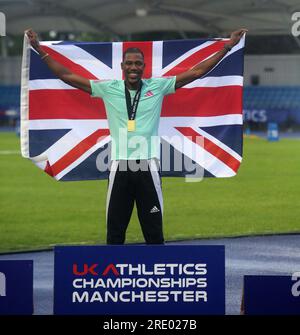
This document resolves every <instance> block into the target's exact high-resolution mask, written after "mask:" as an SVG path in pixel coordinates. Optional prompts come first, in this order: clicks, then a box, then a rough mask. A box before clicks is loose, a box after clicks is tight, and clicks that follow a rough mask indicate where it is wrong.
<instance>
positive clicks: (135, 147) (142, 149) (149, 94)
mask: <svg viewBox="0 0 300 335" xmlns="http://www.w3.org/2000/svg"><path fill="white" fill-rule="evenodd" d="M142 81H143V86H142V91H141V97H140V101H139V104H138V108H137V112H136V118H135V131H128V130H127V122H128V114H127V107H126V98H125V86H124V80H91V81H90V83H91V89H92V97H100V98H102V99H103V102H104V105H105V109H106V114H107V119H108V125H109V129H110V135H111V138H112V149H111V159H112V160H119V159H127V160H130V159H149V158H153V157H156V158H158V159H159V158H160V139H159V137H158V126H159V119H160V113H161V106H162V102H163V98H164V96H165V95H167V94H171V93H174V92H175V82H176V77H175V76H174V77H161V78H151V79H143V80H142ZM129 92H130V95H131V99H132V100H131V102H132V101H133V98H134V96H135V93H136V91H131V90H130V91H129Z"/></svg>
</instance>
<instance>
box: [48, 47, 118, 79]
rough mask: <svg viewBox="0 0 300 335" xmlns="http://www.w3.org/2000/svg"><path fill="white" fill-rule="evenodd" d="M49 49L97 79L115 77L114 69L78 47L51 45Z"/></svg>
mask: <svg viewBox="0 0 300 335" xmlns="http://www.w3.org/2000/svg"><path fill="white" fill-rule="evenodd" d="M48 47H49V48H51V49H53V50H54V51H56V52H58V53H60V54H61V55H63V56H65V57H67V58H68V59H70V60H71V61H72V62H74V63H76V64H79V65H81V66H82V67H83V68H85V69H86V70H87V71H89V72H90V73H92V74H93V75H94V76H95V77H96V78H99V79H111V78H114V77H115V75H114V71H113V69H111V68H110V67H109V66H107V65H105V64H104V63H102V62H101V61H100V60H99V59H97V58H96V57H94V56H93V55H91V54H90V53H88V52H86V51H85V50H83V49H81V48H80V47H77V46H76V45H49V46H48Z"/></svg>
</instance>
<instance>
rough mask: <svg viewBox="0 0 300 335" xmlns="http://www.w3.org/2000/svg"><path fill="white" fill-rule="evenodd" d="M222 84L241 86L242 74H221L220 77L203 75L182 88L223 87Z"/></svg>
mask: <svg viewBox="0 0 300 335" xmlns="http://www.w3.org/2000/svg"><path fill="white" fill-rule="evenodd" d="M224 86H243V77H242V76H222V77H205V78H202V79H196V80H194V81H193V82H191V83H189V84H187V85H185V86H184V88H195V87H204V88H205V87H224Z"/></svg>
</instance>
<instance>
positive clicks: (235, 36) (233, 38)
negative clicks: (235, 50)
mask: <svg viewBox="0 0 300 335" xmlns="http://www.w3.org/2000/svg"><path fill="white" fill-rule="evenodd" d="M247 31H248V29H245V28H243V29H239V30H236V31H234V32H232V33H231V35H230V41H229V42H228V43H226V44H228V45H229V46H230V47H231V48H232V47H234V46H235V45H237V44H238V43H239V41H240V39H241V38H242V37H243V35H244V34H245V33H246V32H247Z"/></svg>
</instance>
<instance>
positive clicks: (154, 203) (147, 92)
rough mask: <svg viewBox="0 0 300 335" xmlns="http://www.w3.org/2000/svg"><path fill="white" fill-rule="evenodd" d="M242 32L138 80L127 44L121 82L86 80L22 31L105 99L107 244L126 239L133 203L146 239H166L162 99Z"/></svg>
mask: <svg viewBox="0 0 300 335" xmlns="http://www.w3.org/2000/svg"><path fill="white" fill-rule="evenodd" d="M246 31H247V29H239V30H237V31H234V32H233V33H231V36H230V39H229V40H228V42H227V43H226V44H225V45H224V48H223V49H222V50H220V51H218V52H217V53H215V54H214V55H213V56H211V57H210V58H208V59H207V60H205V61H203V62H201V63H199V64H198V65H196V66H194V67H193V68H191V69H189V70H188V71H185V72H183V73H180V74H178V75H176V76H173V77H161V78H150V79H142V77H143V73H144V69H145V66H146V64H145V62H144V55H143V52H142V51H141V50H140V49H138V48H128V49H127V50H125V52H124V54H123V60H122V63H121V68H122V71H123V74H124V78H125V79H124V80H89V79H88V78H84V77H82V76H79V75H77V74H75V73H72V72H71V71H70V70H69V69H67V68H66V67H64V66H63V65H61V64H60V63H58V62H57V61H56V60H54V59H53V58H52V57H51V56H50V55H49V54H48V53H46V52H45V51H44V50H43V47H42V46H41V45H40V43H39V40H38V36H37V34H36V33H35V32H34V31H33V30H31V29H29V30H27V31H25V33H26V35H27V36H28V38H29V41H30V44H31V46H32V47H33V48H34V49H35V50H36V52H38V53H39V55H40V56H41V59H42V60H43V61H44V62H45V63H46V64H47V65H48V67H49V68H50V70H51V71H52V72H53V73H54V74H55V75H56V76H57V77H58V78H59V79H61V80H62V81H64V82H65V83H66V84H68V85H71V86H73V87H75V88H78V89H80V90H83V91H85V92H87V93H89V94H91V96H92V97H99V98H101V99H103V101H104V104H105V108H106V114H107V119H108V125H109V129H110V135H111V139H112V151H111V168H110V175H109V185H108V192H107V204H106V220H107V244H123V243H124V242H125V237H126V230H127V227H128V224H129V221H130V217H131V214H132V210H133V207H134V202H136V205H137V212H138V217H139V221H140V225H141V228H142V232H143V235H144V238H145V241H146V243H147V244H163V243H164V236H163V227H162V212H163V200H162V191H161V180H160V171H159V158H160V153H159V146H160V143H159V142H157V141H151V139H153V138H158V126H159V119H160V114H161V107H162V102H163V98H164V96H165V95H168V94H172V93H174V92H175V90H176V89H178V88H180V87H182V86H185V85H187V84H189V83H191V82H192V81H194V80H196V79H199V78H200V77H202V76H203V75H205V74H206V73H207V72H208V71H210V70H211V69H212V68H213V67H214V66H215V65H216V64H217V63H218V62H219V61H220V60H221V59H222V58H223V57H224V56H225V55H226V54H227V52H228V51H230V50H231V48H232V47H234V46H235V45H236V44H238V43H239V41H240V39H241V38H242V36H243V35H244V33H245V32H246ZM136 138H139V143H138V150H137V148H136V147H134V148H132V147H131V146H130V145H128V143H130V142H132V141H133V142H134V141H135V139H136ZM141 139H142V140H141Z"/></svg>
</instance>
